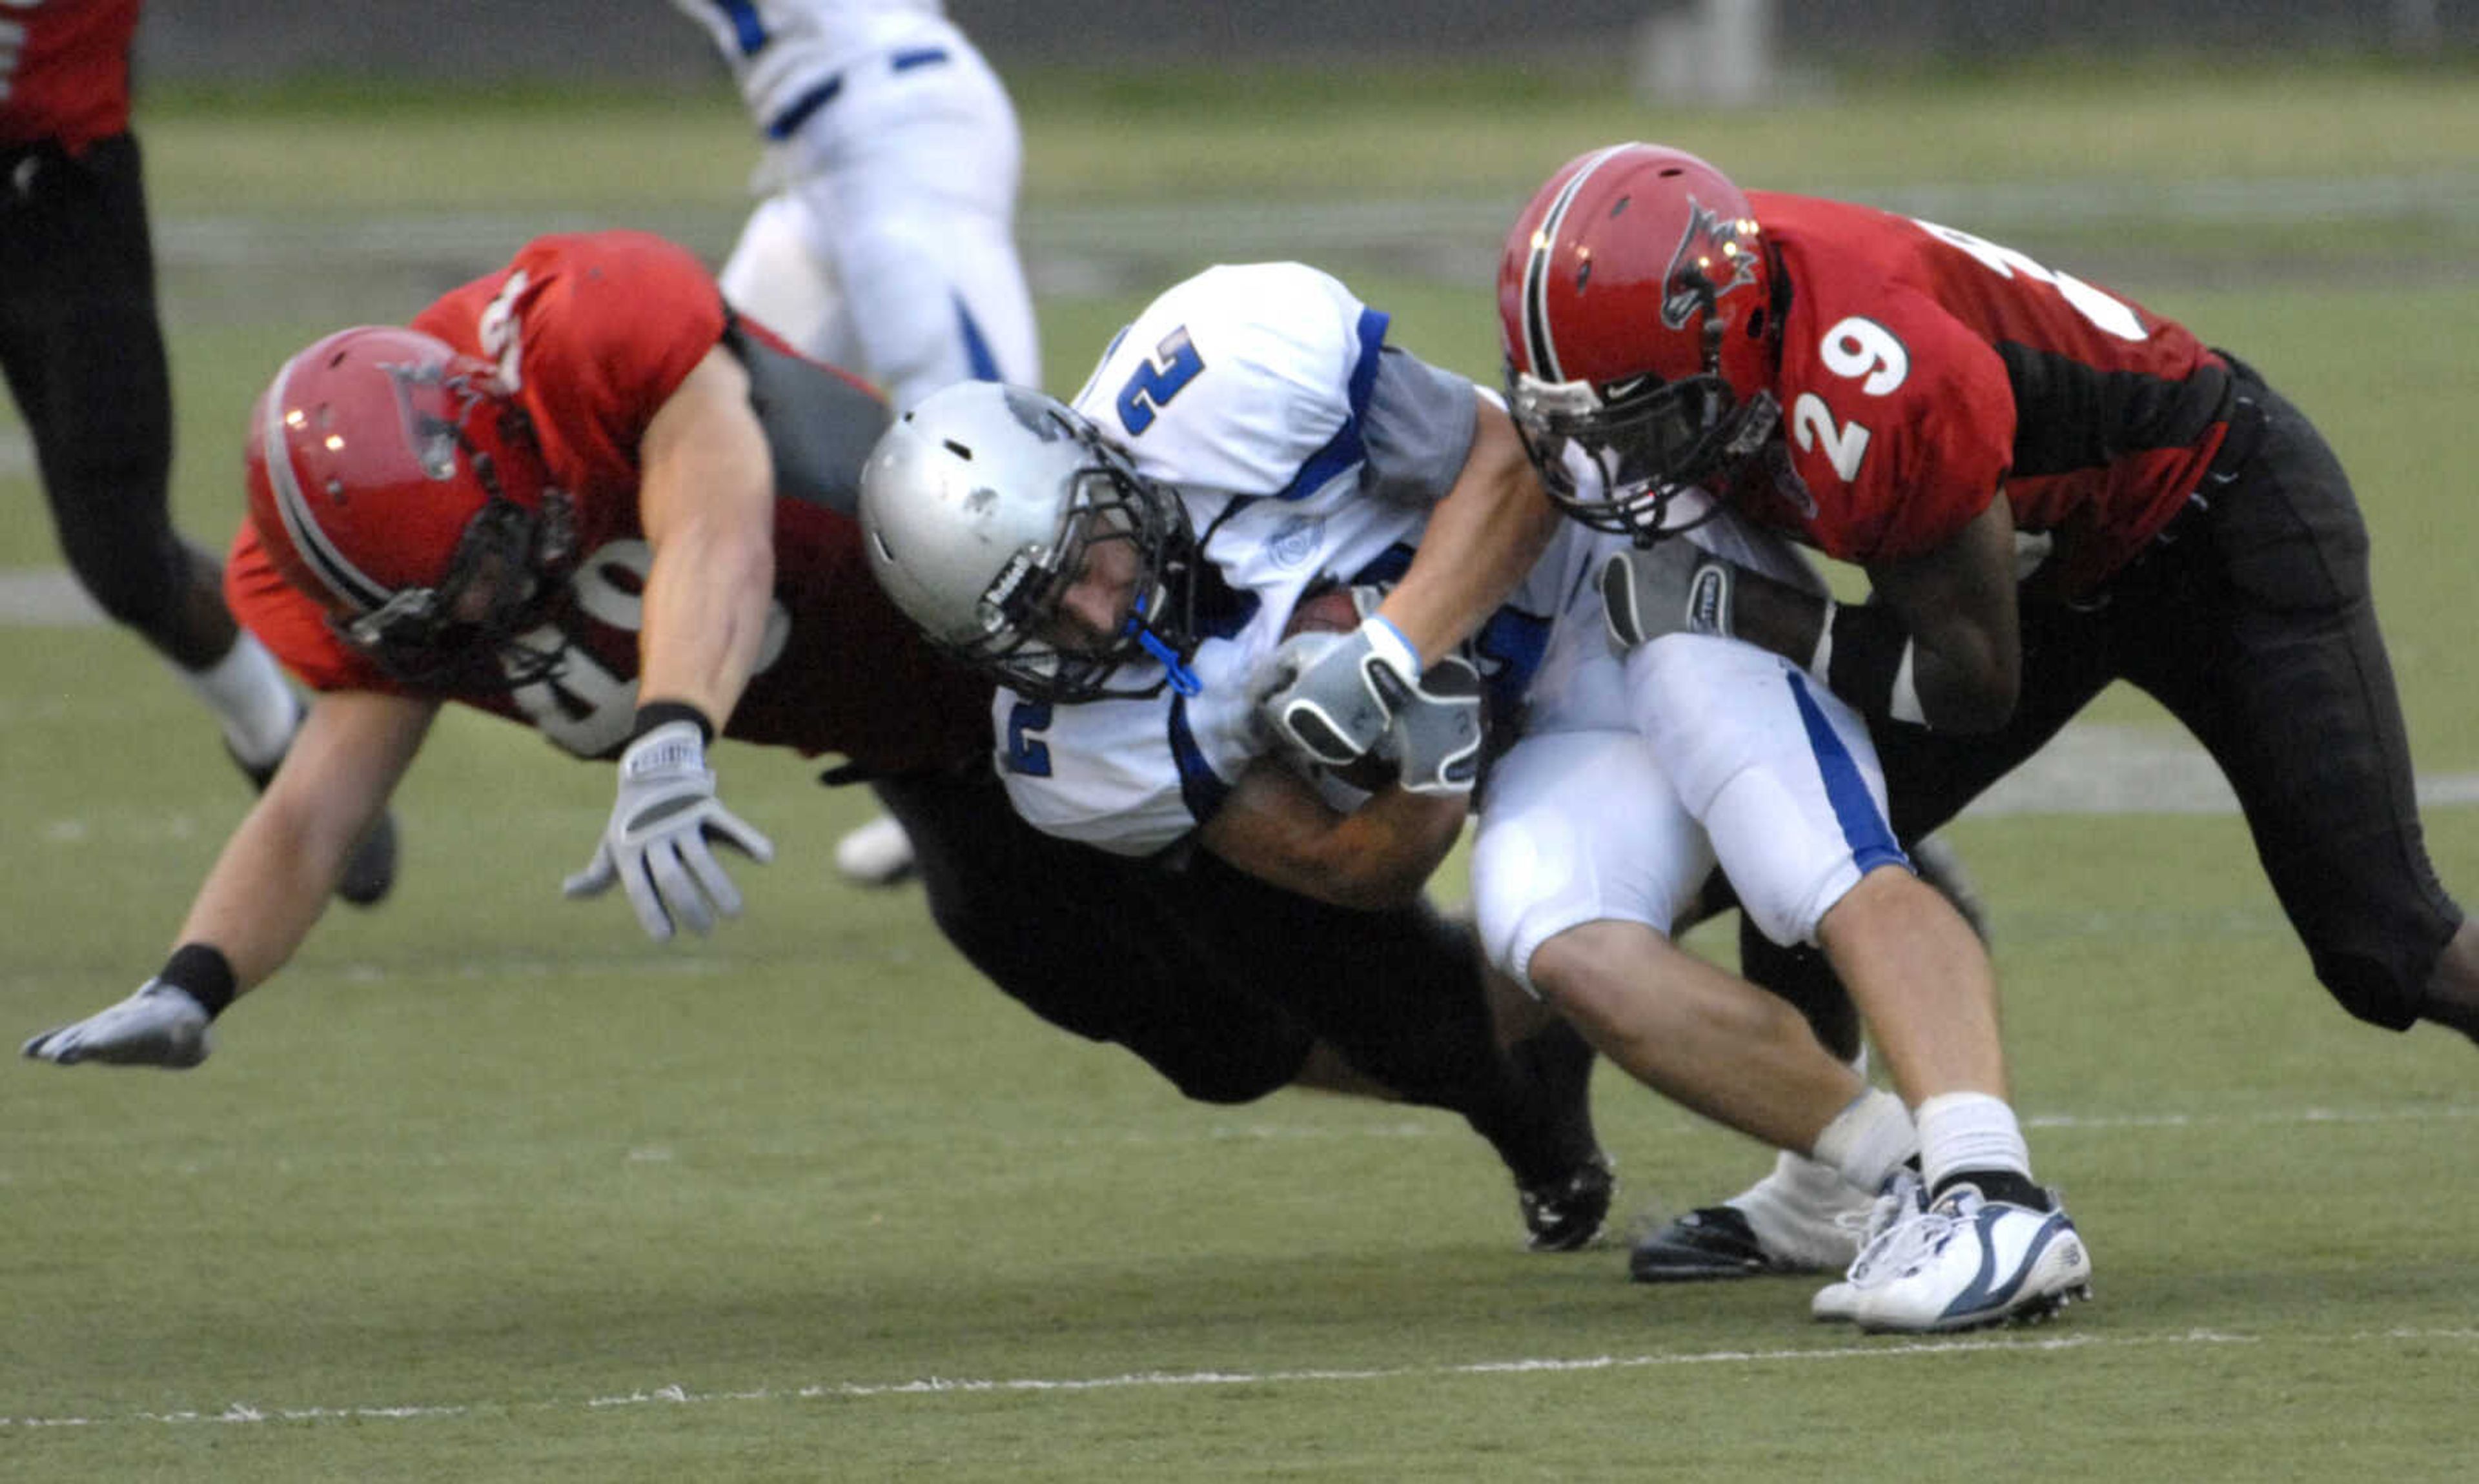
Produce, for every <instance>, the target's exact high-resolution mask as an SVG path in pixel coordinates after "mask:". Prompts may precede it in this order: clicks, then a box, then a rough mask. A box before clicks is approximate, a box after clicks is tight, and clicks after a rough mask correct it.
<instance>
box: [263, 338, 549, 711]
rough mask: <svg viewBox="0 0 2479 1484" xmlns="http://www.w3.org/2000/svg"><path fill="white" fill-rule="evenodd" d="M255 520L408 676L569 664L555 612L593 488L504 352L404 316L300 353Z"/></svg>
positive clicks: (498, 685) (431, 677)
mask: <svg viewBox="0 0 2479 1484" xmlns="http://www.w3.org/2000/svg"><path fill="white" fill-rule="evenodd" d="M243 466H244V469H243V477H244V481H245V483H246V484H247V486H248V490H249V508H250V520H251V523H252V525H255V526H256V527H257V530H258V535H259V539H260V541H261V542H262V543H263V544H264V545H265V546H266V549H267V551H268V556H269V558H270V559H271V560H272V561H273V563H274V565H275V567H276V570H277V571H278V572H280V573H281V574H282V575H283V576H284V577H285V580H287V581H288V582H290V583H291V584H292V585H293V586H294V587H295V588H297V589H299V590H300V591H302V592H304V593H306V594H308V595H309V596H310V597H312V598H313V599H316V600H317V601H319V605H320V606H321V607H323V608H324V609H326V611H327V618H328V624H329V626H330V627H333V628H334V629H335V630H336V632H337V633H338V634H339V635H341V636H342V637H343V638H344V639H345V642H346V643H348V644H350V645H351V646H352V647H353V648H355V649H356V650H359V651H361V652H364V653H366V654H368V655H369V656H370V657H371V659H373V660H375V661H376V662H377V663H378V664H379V665H380V666H381V667H382V668H384V669H386V670H387V671H388V672H389V674H390V675H392V676H394V677H395V678H396V679H397V680H399V681H400V682H402V683H405V684H407V685H412V686H416V687H418V688H423V689H436V690H477V689H481V690H501V689H507V688H510V687H513V686H517V685H522V684H526V683H529V682H531V681H533V680H538V679H540V678H544V677H545V676H547V675H549V674H551V673H552V672H554V671H555V670H556V668H557V666H558V662H559V652H558V650H557V648H553V649H551V650H549V651H545V650H542V649H538V648H535V647H534V646H532V645H528V644H526V643H524V642H522V641H521V640H520V638H519V636H520V635H521V634H524V632H525V631H526V630H527V629H529V628H532V627H535V626H536V625H538V624H539V623H540V621H541V619H542V617H543V616H544V614H545V612H546V611H547V610H548V609H549V606H550V604H551V602H552V601H554V600H555V599H556V597H557V595H558V593H559V591H560V587H561V584H562V583H563V582H564V581H565V579H566V577H567V576H568V573H569V572H570V570H571V569H573V568H574V566H575V561H576V556H577V540H576V528H575V505H574V503H573V502H572V501H571V500H570V499H569V497H568V496H567V495H566V494H565V493H564V492H562V491H560V490H557V489H554V488H552V487H551V486H550V484H549V477H548V474H547V472H546V471H545V469H544V466H543V461H542V453H541V450H540V448H539V447H538V446H537V445H536V443H535V440H534V436H533V430H532V425H531V423H530V422H529V421H528V420H527V418H526V417H525V414H524V409H523V408H521V407H520V406H518V404H517V403H516V401H515V400H514V398H512V397H509V396H508V394H507V393H506V391H505V389H504V388H503V387H502V386H501V385H500V383H499V381H498V377H497V375H496V373H495V372H494V371H493V370H492V368H491V367H490V365H489V364H488V363H486V362H483V361H480V360H476V359H474V358H473V357H470V356H464V355H459V354H458V353H457V352H456V351H455V349H454V348H453V347H452V346H450V345H447V343H446V342H444V341H441V340H438V339H436V338H434V337H432V336H428V335H423V334H421V333H419V332H417V331H414V330H409V329H403V328H399V327H396V326H376V325H365V326H359V327H356V328H353V329H348V330H341V331H338V332H337V333H336V334H333V335H330V336H328V337H326V338H325V339H323V340H320V341H319V342H318V343H317V344H315V345H310V346H309V347H308V348H306V349H304V350H301V351H300V352H298V353H296V354H295V355H294V356H293V358H292V359H290V360H288V361H286V362H285V363H284V366H283V367H282V369H281V370H279V371H277V372H276V373H275V378H274V380H273V381H271V382H269V383H268V388H267V390H266V391H265V392H263V393H262V394H260V397H259V399H258V404H257V406H256V407H255V408H253V409H252V411H251V414H250V433H249V438H248V442H247V445H246V448H245V452H244V455H243Z"/></svg>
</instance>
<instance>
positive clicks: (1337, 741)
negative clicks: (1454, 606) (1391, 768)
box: [1249, 615, 1420, 768]
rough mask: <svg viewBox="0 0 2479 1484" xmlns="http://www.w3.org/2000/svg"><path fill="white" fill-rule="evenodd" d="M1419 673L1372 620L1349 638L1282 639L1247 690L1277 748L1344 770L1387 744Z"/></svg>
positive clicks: (1415, 661)
mask: <svg viewBox="0 0 2479 1484" xmlns="http://www.w3.org/2000/svg"><path fill="white" fill-rule="evenodd" d="M1419 674H1420V656H1419V655H1418V653H1416V652H1414V651H1413V649H1412V646H1411V645H1410V643H1409V642H1407V641H1406V640H1405V639H1404V637H1403V635H1402V634H1401V633H1400V632H1398V631H1397V630H1396V629H1395V627H1394V626H1393V625H1392V624H1390V623H1388V622H1386V621H1385V620H1384V619H1382V618H1378V617H1375V616H1374V615H1372V616H1370V617H1368V618H1365V619H1363V620H1362V621H1361V624H1360V627H1358V628H1355V629H1353V630H1352V631H1351V632H1349V633H1347V634H1333V633H1300V634H1293V635H1292V636H1291V638H1289V639H1286V640H1284V641H1283V646H1282V648H1281V649H1278V650H1276V651H1275V652H1274V653H1273V655H1272V657H1271V658H1269V659H1267V660H1266V662H1265V665H1264V666H1263V667H1261V668H1260V669H1259V671H1258V673H1257V676H1256V678H1255V679H1254V681H1253V682H1252V683H1251V685H1250V687H1249V689H1250V690H1251V692H1252V693H1253V694H1254V695H1255V697H1256V703H1257V716H1258V719H1259V720H1261V721H1262V722H1264V723H1265V727H1266V729H1268V730H1270V731H1271V732H1272V733H1273V734H1274V736H1275V737H1276V739H1277V740H1279V741H1280V742H1281V743H1282V745H1284V746H1285V747H1288V748H1291V750H1293V751H1294V752H1296V753H1298V754H1299V755H1300V756H1301V757H1303V758H1305V759H1307V760H1308V761H1310V762H1314V763H1320V764H1322V765H1324V766H1326V767H1329V768H1345V767H1349V766H1350V765H1351V764H1353V763H1355V762H1358V761H1360V760H1361V759H1362V758H1364V757H1366V756H1367V755H1369V754H1370V753H1372V752H1374V751H1375V750H1376V748H1377V745H1378V744H1379V743H1380V742H1381V741H1383V740H1385V737H1386V729H1387V728H1388V726H1390V725H1391V724H1392V723H1393V720H1394V712H1395V710H1396V708H1397V707H1399V706H1401V705H1402V704H1405V703H1406V702H1408V701H1409V700H1410V699H1411V696H1412V688H1413V686H1414V684H1415V683H1416V682H1417V681H1418V678H1419Z"/></svg>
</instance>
